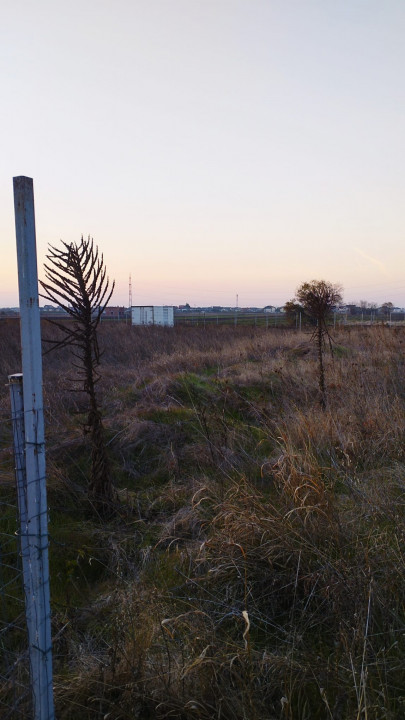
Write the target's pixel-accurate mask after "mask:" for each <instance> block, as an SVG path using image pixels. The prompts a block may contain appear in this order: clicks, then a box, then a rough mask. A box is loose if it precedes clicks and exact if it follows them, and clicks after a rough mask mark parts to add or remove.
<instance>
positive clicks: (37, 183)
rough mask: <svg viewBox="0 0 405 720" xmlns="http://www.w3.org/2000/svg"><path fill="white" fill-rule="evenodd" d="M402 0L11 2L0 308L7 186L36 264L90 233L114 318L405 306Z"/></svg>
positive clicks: (6, 37) (0, 52)
mask: <svg viewBox="0 0 405 720" xmlns="http://www.w3.org/2000/svg"><path fill="white" fill-rule="evenodd" d="M404 36H405V5H404V3H403V2H402V0H386V1H385V2H384V3H381V2H379V1H378V2H377V0H367V1H366V0H342V1H341V2H339V3H336V2H329V1H326V2H325V1H324V0H322V1H321V0H308V2H305V3H303V2H302V1H301V0H271V1H270V0H243V1H242V0H204V2H201V0H170V1H169V0H116V1H115V2H114V3H111V2H109V0H97V1H96V0H86V2H82V1H80V2H79V1H78V0H71V1H70V2H69V3H66V4H63V6H62V4H60V3H55V2H53V1H52V2H51V0H37V2H36V3H31V2H30V1H28V0H19V1H16V2H14V3H8V4H7V7H5V8H3V9H2V22H1V24H0V69H1V76H0V77H1V90H2V110H1V115H0V118H1V133H0V156H1V158H2V161H1V168H2V172H1V174H0V233H1V238H2V263H1V267H0V305H17V302H18V301H17V297H18V288H17V273H16V260H15V233H14V218H13V197H12V177H13V176H15V175H28V176H30V177H33V178H34V189H35V198H36V219H37V244H38V260H39V269H40V275H41V266H42V262H43V259H44V255H45V252H46V247H47V244H48V243H53V244H54V243H57V242H58V241H59V239H60V238H62V239H63V240H65V241H67V242H69V241H71V240H78V239H80V236H81V234H82V233H83V234H84V235H87V234H89V233H90V234H91V235H92V236H93V237H94V239H95V241H96V242H97V243H98V245H99V247H100V249H101V250H102V251H103V253H104V257H105V260H106V264H107V267H108V271H109V274H110V276H111V277H112V278H115V280H116V292H115V294H114V298H113V300H112V302H114V303H117V304H127V302H128V277H129V274H130V273H131V275H132V286H133V303H134V304H143V303H148V304H149V303H157V304H160V303H169V304H179V303H185V302H189V303H190V304H192V305H200V304H203V305H205V304H221V305H234V304H235V299H236V294H237V293H238V295H239V305H240V306H244V305H258V306H262V305H265V304H276V305H279V304H282V303H284V302H285V301H286V300H287V299H289V298H290V297H291V296H292V295H293V294H294V291H295V289H296V287H297V285H298V284H299V283H300V282H302V281H304V280H309V279H312V278H324V279H327V280H330V281H332V282H339V283H341V284H342V285H343V286H344V295H345V299H346V300H347V301H350V300H359V299H361V298H364V299H368V300H370V301H376V302H383V301H386V300H391V301H392V302H393V303H394V304H395V305H400V306H404V305H405V280H404V278H403V269H404V267H405V262H404V261H405V249H404V248H405V243H404V231H405V209H404V202H403V198H404V195H405V136H404V132H403V127H404V115H405V78H404V73H405V44H404V42H403V37H404Z"/></svg>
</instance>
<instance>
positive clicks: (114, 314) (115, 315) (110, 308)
mask: <svg viewBox="0 0 405 720" xmlns="http://www.w3.org/2000/svg"><path fill="white" fill-rule="evenodd" d="M103 316H104V317H105V318H110V319H111V320H123V319H124V318H125V308H124V306H122V307H120V306H118V305H115V306H114V305H107V307H106V308H105V309H104V312H103Z"/></svg>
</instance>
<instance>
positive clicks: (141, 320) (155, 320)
mask: <svg viewBox="0 0 405 720" xmlns="http://www.w3.org/2000/svg"><path fill="white" fill-rule="evenodd" d="M131 316H132V325H165V326H166V327H173V325H174V310H173V306H172V305H135V306H132V308H131Z"/></svg>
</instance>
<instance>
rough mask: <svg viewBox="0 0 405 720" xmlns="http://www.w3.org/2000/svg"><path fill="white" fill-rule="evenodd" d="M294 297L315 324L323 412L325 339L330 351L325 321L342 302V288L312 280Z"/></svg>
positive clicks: (324, 401)
mask: <svg viewBox="0 0 405 720" xmlns="http://www.w3.org/2000/svg"><path fill="white" fill-rule="evenodd" d="M295 296H296V300H297V301H298V302H299V303H300V305H301V306H302V308H303V309H304V311H305V312H306V313H307V314H308V315H309V316H310V317H312V318H313V319H314V320H315V322H316V329H315V330H314V333H313V338H314V340H315V342H316V345H317V350H318V362H319V389H320V392H321V407H322V409H323V410H325V408H326V386H325V369H324V363H323V353H324V348H325V339H326V338H328V340H329V345H330V348H331V350H332V339H331V336H330V333H329V330H328V327H327V324H326V321H327V318H328V315H329V314H330V312H331V311H332V310H333V308H334V307H335V306H336V305H338V304H339V303H341V302H342V288H341V287H340V286H339V285H332V283H330V282H326V281H325V280H312V281H311V282H305V283H303V284H302V285H300V287H299V288H298V290H297V292H296V294H295Z"/></svg>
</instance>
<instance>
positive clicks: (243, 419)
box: [0, 321, 405, 720]
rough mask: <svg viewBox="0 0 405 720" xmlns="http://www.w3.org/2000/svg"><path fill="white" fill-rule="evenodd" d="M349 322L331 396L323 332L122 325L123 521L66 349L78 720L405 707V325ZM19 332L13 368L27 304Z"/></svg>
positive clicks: (65, 625)
mask: <svg viewBox="0 0 405 720" xmlns="http://www.w3.org/2000/svg"><path fill="white" fill-rule="evenodd" d="M47 332H49V328H48V329H46V327H45V329H44V334H45V335H46V333H47ZM334 337H335V341H336V343H335V346H334V347H335V352H334V357H333V359H332V358H331V357H330V356H327V359H326V383H327V408H326V411H322V409H321V406H320V402H319V400H320V398H319V389H318V370H317V356H316V352H315V350H314V348H313V347H312V345H311V343H310V334H307V333H298V332H296V331H293V330H290V331H287V330H275V331H272V330H271V329H266V328H261V327H256V328H255V327H244V326H237V327H232V326H228V327H221V326H216V325H215V324H214V325H212V326H210V327H206V328H204V327H181V326H180V327H175V328H167V329H166V328H153V327H152V328H132V327H129V326H124V325H121V324H116V325H114V324H108V325H107V324H105V325H104V326H102V327H101V336H100V341H101V345H102V346H103V349H104V356H103V361H102V380H101V382H100V396H101V398H102V402H103V407H104V419H105V426H106V432H107V437H108V448H109V452H110V457H111V463H112V469H113V478H114V483H115V487H116V491H117V497H116V503H115V506H114V508H113V509H114V515H113V517H112V519H111V520H110V521H108V522H101V521H100V519H98V518H97V517H96V516H95V514H94V511H93V509H92V507H91V505H90V503H89V501H88V499H87V495H86V484H87V478H88V473H89V458H90V450H89V447H88V440H87V438H86V437H83V433H82V426H81V422H82V421H83V417H84V415H83V412H84V411H85V399H84V398H83V397H82V394H81V393H80V392H72V388H73V387H74V385H75V383H74V382H73V381H72V379H73V378H74V368H73V367H72V358H71V357H70V355H69V354H68V353H67V352H66V351H65V352H57V353H54V354H52V353H51V354H50V355H47V356H46V357H45V359H44V398H45V406H46V422H47V427H46V431H47V469H48V501H49V506H50V536H51V544H50V563H51V583H52V585H51V594H52V607H53V621H52V622H53V634H54V638H55V641H54V660H55V700H56V707H57V718H58V720H70V719H72V720H73V719H75V720H92V719H96V718H97V719H100V720H101V719H102V718H105V719H107V718H108V719H110V720H121V719H124V720H130V719H131V720H134V719H136V718H139V719H140V720H146V719H148V718H162V719H163V718H172V719H176V720H189V719H190V720H191V718H201V719H203V720H211V719H214V718H218V720H220V719H221V720H231V719H232V720H233V719H234V718H236V720H275V719H279V718H280V719H285V718H287V719H289V720H317V719H319V720H324V719H325V718H327V719H330V720H348V719H350V720H352V719H354V720H363V719H366V720H383V719H384V720H385V719H388V720H390V719H392V720H397V719H398V718H402V717H405V689H404V680H403V667H404V664H405V645H404V637H405V623H404V620H405V613H404V597H405V581H404V548H405V544H404V539H405V523H404V489H405V367H404V353H403V347H404V344H405V329H403V328H386V327H382V326H381V327H370V328H349V329H339V330H337V331H336V333H335V335H334ZM0 349H1V353H0V365H1V368H2V375H3V378H4V383H5V382H6V378H7V374H8V373H10V372H17V371H18V370H19V360H18V329H17V327H16V324H15V323H7V321H5V322H3V323H2V324H1V325H0ZM4 383H3V385H4ZM76 389H77V388H76ZM0 407H1V412H2V421H3V422H2V427H3V440H2V447H3V455H2V460H1V467H2V468H3V475H2V478H3V479H2V488H1V492H2V498H3V499H4V498H6V497H7V498H9V497H10V493H11V491H12V480H11V478H12V475H11V470H12V466H13V464H12V458H11V456H10V453H9V451H8V450H7V448H9V445H10V437H9V429H8V425H7V420H6V419H7V418H8V415H9V408H8V395H7V389H6V388H5V387H3V390H2V394H1V397H0ZM7 467H9V474H8V475H7V472H6V470H7ZM7 478H8V479H7ZM0 522H1V532H2V533H4V532H6V531H7V533H9V532H10V531H11V530H12V518H11V516H10V512H9V511H8V510H7V506H6V503H4V504H3V505H2V514H1V518H0ZM19 611H20V608H19V607H18V608H17V606H16V607H15V608H13V603H12V602H10V603H9V606H8V608H7V612H8V614H9V616H10V617H12V616H13V612H14V613H15V615H17V613H18V612H19ZM14 642H15V644H16V646H17V645H18V644H20V645H21V647H22V646H23V642H24V637H23V636H22V634H21V631H19V634H18V633H17V632H16V637H15V640H14ZM9 693H10V687H9V686H7V685H3V686H2V687H1V688H0V700H1V701H2V702H6V700H7V697H8V694H9Z"/></svg>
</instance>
